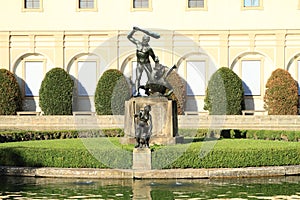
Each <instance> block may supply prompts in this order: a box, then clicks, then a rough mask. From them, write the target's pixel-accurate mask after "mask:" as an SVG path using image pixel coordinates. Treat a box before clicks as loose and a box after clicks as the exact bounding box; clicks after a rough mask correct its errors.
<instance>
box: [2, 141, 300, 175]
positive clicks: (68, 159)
mask: <svg viewBox="0 0 300 200" xmlns="http://www.w3.org/2000/svg"><path fill="white" fill-rule="evenodd" d="M207 147H210V148H209V149H207ZM299 147H300V143H296V142H294V143H287V142H282V141H265V140H249V139H223V140H215V141H205V142H196V143H190V144H179V145H171V146H160V147H159V148H155V149H152V168H153V169H170V168H227V167H230V168H237V167H258V166H281V165H299V164H300V148H299ZM133 148H134V146H133V145H131V146H128V145H127V146H125V145H120V144H119V142H118V141H117V138H112V139H111V138H110V139H104V138H89V139H68V140H48V141H31V142H21V143H20V142H19V143H6V144H1V145H0V165H3V166H28V167H79V168H80V167H82V168H120V169H121V168H123V169H130V168H131V166H132V150H133Z"/></svg>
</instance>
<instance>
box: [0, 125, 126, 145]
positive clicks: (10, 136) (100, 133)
mask: <svg viewBox="0 0 300 200" xmlns="http://www.w3.org/2000/svg"><path fill="white" fill-rule="evenodd" d="M121 136H124V131H123V129H120V128H115V129H99V130H62V131H60V130H58V131H25V130H2V131H1V130H0V143H4V142H17V141H31V140H53V139H70V138H87V137H121Z"/></svg>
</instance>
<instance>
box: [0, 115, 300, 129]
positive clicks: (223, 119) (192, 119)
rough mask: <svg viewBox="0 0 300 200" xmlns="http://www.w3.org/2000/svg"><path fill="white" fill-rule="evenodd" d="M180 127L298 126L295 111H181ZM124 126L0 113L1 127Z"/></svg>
mask: <svg viewBox="0 0 300 200" xmlns="http://www.w3.org/2000/svg"><path fill="white" fill-rule="evenodd" d="M178 126H179V128H200V129H201V128H203V129H208V128H209V129H239V130H242V129H264V130H300V116H298V115H287V116H279V115H261V116H260V115H255V116H254V115H246V116H243V115H229V116H211V115H180V116H178ZM98 128H124V116H119V115H108V116H33V115H28V116H0V129H22V130H74V129H98Z"/></svg>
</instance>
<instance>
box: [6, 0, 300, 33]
mask: <svg viewBox="0 0 300 200" xmlns="http://www.w3.org/2000/svg"><path fill="white" fill-rule="evenodd" d="M95 1H96V4H97V9H96V10H95V11H78V9H77V0H63V1H62V0H51V1H47V0H43V9H42V12H25V11H22V2H23V1H22V0H9V1H6V2H5V4H3V5H2V6H1V7H0V17H1V24H0V30H8V31H12V30H24V31H29V30H60V31H61V30H127V29H128V27H132V26H133V25H139V26H141V27H145V28H157V29H167V30H241V29H242V30H243V29H253V30H257V29H298V28H299V25H300V24H299V23H300V22H299V20H297V19H299V18H300V10H299V0H289V1H286V2H284V3H283V2H282V1H274V0H261V1H262V7H261V8H260V9H254V10H245V9H243V8H242V0H222V1H220V0H206V2H207V10H196V11H195V10H188V9H187V0H178V1H176V2H174V0H164V1H158V0H152V1H150V2H152V9H151V10H150V11H132V9H131V1H132V0H109V1H107V0H95Z"/></svg>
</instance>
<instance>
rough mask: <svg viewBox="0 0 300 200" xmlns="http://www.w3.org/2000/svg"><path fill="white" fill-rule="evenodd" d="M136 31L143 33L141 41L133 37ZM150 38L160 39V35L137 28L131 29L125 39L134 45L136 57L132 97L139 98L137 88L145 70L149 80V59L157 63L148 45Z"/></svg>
mask: <svg viewBox="0 0 300 200" xmlns="http://www.w3.org/2000/svg"><path fill="white" fill-rule="evenodd" d="M137 31H141V32H143V33H145V35H144V36H143V38H142V41H139V40H137V39H136V38H134V37H133V35H134V33H135V32H137ZM150 36H151V37H154V38H156V39H158V38H160V35H159V34H157V33H153V32H150V31H147V30H144V29H140V28H138V27H133V29H132V31H131V32H130V33H129V34H128V36H127V38H128V39H129V40H130V41H131V42H132V43H133V44H135V45H136V48H137V50H136V57H137V67H136V80H135V94H134V95H133V96H135V97H136V96H140V92H139V87H140V81H141V77H142V73H143V71H144V70H145V72H146V74H147V77H148V79H149V77H150V74H151V72H152V67H151V63H150V57H151V58H152V59H153V61H154V62H159V61H158V58H157V57H156V56H155V54H154V51H153V50H152V48H151V47H150V45H149V41H150Z"/></svg>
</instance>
